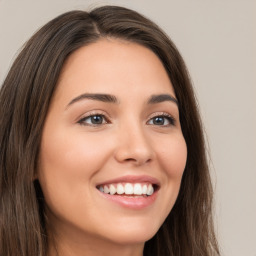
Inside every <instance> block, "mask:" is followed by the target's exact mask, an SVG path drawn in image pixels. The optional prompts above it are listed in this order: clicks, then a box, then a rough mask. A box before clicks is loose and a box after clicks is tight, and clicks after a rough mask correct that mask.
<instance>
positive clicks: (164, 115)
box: [78, 113, 176, 127]
mask: <svg viewBox="0 0 256 256" xmlns="http://www.w3.org/2000/svg"><path fill="white" fill-rule="evenodd" d="M93 117H100V118H101V120H104V123H99V124H93V123H92V118H93ZM154 118H164V119H165V120H167V121H168V124H163V125H157V124H154V123H153V124H149V122H151V121H152V120H153V119H154ZM86 120H91V123H86ZM78 123H79V124H80V125H85V126H100V125H105V124H108V123H110V121H109V119H108V118H107V117H106V116H105V115H104V114H101V113H93V114H90V115H88V116H86V117H83V118H81V119H80V120H79V121H78ZM175 123H176V120H175V119H174V118H173V117H172V116H171V115H170V114H168V113H156V114H154V116H153V117H151V118H150V119H149V121H147V124H149V125H156V126H162V127H168V126H174V125H175Z"/></svg>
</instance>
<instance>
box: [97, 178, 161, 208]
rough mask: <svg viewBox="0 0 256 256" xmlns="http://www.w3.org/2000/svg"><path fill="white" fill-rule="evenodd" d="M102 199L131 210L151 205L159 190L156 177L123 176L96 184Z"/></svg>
mask: <svg viewBox="0 0 256 256" xmlns="http://www.w3.org/2000/svg"><path fill="white" fill-rule="evenodd" d="M96 188H97V190H98V191H99V193H100V195H101V196H102V198H103V199H105V200H107V201H109V202H113V203H115V204H118V205H120V206H122V207H125V208H130V209H133V210H140V209H144V208H146V207H148V206H150V205H152V204H153V203H154V202H155V200H156V198H157V195H158V191H159V190H160V183H159V181H158V180H157V179H155V178H153V177H149V176H125V177H120V178H117V179H113V180H109V181H105V182H102V183H100V184H98V185H97V186H96Z"/></svg>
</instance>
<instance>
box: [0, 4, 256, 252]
mask: <svg viewBox="0 0 256 256" xmlns="http://www.w3.org/2000/svg"><path fill="white" fill-rule="evenodd" d="M103 4H116V5H122V6H126V7H130V8H133V9H135V10H137V11H139V12H141V13H143V14H144V15H146V16H148V17H149V18H151V19H153V20H154V21H155V22H156V23H158V24H159V25H160V26H161V27H162V28H163V29H164V30H165V31H166V32H167V33H168V34H169V36H170V37H171V38H172V39H173V41H174V42H175V43H176V45H177V46H178V48H179V50H180V52H181V53H182V55H183V57H184V59H185V61H186V63H187V66H188V68H189V70H190V73H191V77H192V80H193V83H194V86H195V90H196V93H197V97H198V99H199V103H200V107H201V113H202V116H203V120H204V124H205V129H206V131H207V135H206V138H207V140H208V143H209V151H210V154H211V170H212V176H213V180H214V183H215V191H216V197H215V198H216V199H215V201H216V214H215V215H216V225H217V229H218V237H219V241H220V245H221V248H222V252H223V255H224V256H225V255H226V256H256V135H255V131H256V103H255V96H256V83H255V82H256V74H255V68H256V50H255V49H256V44H255V43H256V42H255V41H256V31H255V24H256V18H255V17H256V1H253V0H212V1H209V0H169V1H154V0H141V1H139V0H137V1H128V0H127V1H86V0H62V1H57V0H41V1H38V0H0V83H2V81H3V79H4V77H5V75H6V73H7V71H8V69H9V68H10V65H11V63H12V61H13V60H14V58H15V56H16V55H17V52H18V50H19V49H20V48H21V46H22V45H23V43H24V42H25V41H26V40H27V39H28V38H29V37H30V36H31V35H32V33H33V32H34V31H35V30H37V29H38V28H39V27H40V26H42V25H43V24H45V23H46V22H47V21H49V20H50V19H52V18H54V17H55V16H57V15H58V14H61V13H62V12H64V11H69V10H72V9H85V10H86V9H88V7H90V8H92V7H96V6H100V5H103Z"/></svg>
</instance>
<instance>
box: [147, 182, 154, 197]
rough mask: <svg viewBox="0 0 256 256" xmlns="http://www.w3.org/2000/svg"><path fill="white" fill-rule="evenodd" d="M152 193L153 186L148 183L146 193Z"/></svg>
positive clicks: (149, 194)
mask: <svg viewBox="0 0 256 256" xmlns="http://www.w3.org/2000/svg"><path fill="white" fill-rule="evenodd" d="M153 193H154V188H153V186H152V185H151V184H149V186H148V189H147V195H148V196H151V195H152V194H153Z"/></svg>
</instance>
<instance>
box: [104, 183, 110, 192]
mask: <svg viewBox="0 0 256 256" xmlns="http://www.w3.org/2000/svg"><path fill="white" fill-rule="evenodd" d="M104 193H105V194H108V193H109V188H108V186H106V185H105V186H104Z"/></svg>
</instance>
